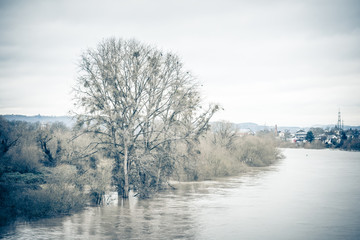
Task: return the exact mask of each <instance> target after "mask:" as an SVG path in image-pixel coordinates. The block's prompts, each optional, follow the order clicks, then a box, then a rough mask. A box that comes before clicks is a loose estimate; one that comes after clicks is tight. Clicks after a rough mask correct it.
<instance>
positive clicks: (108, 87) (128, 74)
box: [75, 38, 218, 197]
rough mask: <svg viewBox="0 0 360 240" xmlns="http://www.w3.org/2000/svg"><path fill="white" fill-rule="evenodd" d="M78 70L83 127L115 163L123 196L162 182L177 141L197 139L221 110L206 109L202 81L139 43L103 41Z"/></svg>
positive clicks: (177, 61)
mask: <svg viewBox="0 0 360 240" xmlns="http://www.w3.org/2000/svg"><path fill="white" fill-rule="evenodd" d="M79 66H80V73H79V77H78V81H77V85H76V87H75V94H76V97H75V100H76V105H77V107H78V109H77V111H78V112H76V114H75V115H76V118H77V123H78V126H79V127H80V126H82V127H83V129H84V132H86V133H91V134H94V141H93V146H94V147H97V148H102V149H104V150H106V151H107V152H108V153H109V155H111V156H112V157H113V158H115V162H116V166H115V168H114V174H113V177H114V181H115V182H116V185H117V187H118V191H119V193H120V192H122V193H123V196H124V197H127V196H128V191H129V185H130V184H133V185H134V188H136V186H135V185H136V184H135V183H136V182H141V183H142V184H144V182H146V181H149V182H152V183H151V184H153V185H158V184H160V182H159V181H160V178H159V176H161V175H162V174H161V171H163V170H164V164H165V163H166V164H165V165H166V166H168V167H169V168H170V166H171V161H170V163H169V158H170V159H171V157H170V156H169V154H171V145H172V143H174V142H177V141H190V140H194V139H196V138H197V137H198V136H199V135H200V134H201V133H203V132H204V131H205V130H206V129H207V128H208V122H209V120H210V118H211V116H212V115H213V114H214V113H215V112H216V110H218V106H216V105H215V106H209V107H207V108H206V109H205V110H204V109H203V106H202V102H201V98H200V93H199V91H198V88H199V84H198V83H197V82H196V81H195V79H194V77H193V76H192V75H191V74H190V72H189V71H187V70H184V67H183V64H182V62H181V61H180V58H179V57H178V56H176V55H174V54H172V53H164V52H163V51H161V50H158V49H156V48H154V47H151V46H149V45H145V44H142V43H140V42H138V41H136V40H122V39H114V38H111V39H107V40H104V41H102V42H101V43H99V44H98V46H97V48H94V49H88V50H87V51H85V52H84V53H83V55H82V58H81V61H80V65H79ZM148 162H151V163H152V164H151V165H153V166H156V169H157V174H155V172H156V171H150V170H149V167H146V166H147V165H148V164H147V163H148ZM169 165H170V166H169ZM135 169H136V171H135ZM154 174H155V175H157V177H155V176H154ZM144 176H145V177H144ZM129 177H130V178H129ZM131 177H132V178H131ZM129 180H130V181H132V183H130V182H129ZM154 182H155V183H154ZM149 184H150V183H149Z"/></svg>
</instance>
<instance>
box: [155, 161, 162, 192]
mask: <svg viewBox="0 0 360 240" xmlns="http://www.w3.org/2000/svg"><path fill="white" fill-rule="evenodd" d="M160 176H161V161H160V163H159V169H158V173H157V179H156V191H159V187H160Z"/></svg>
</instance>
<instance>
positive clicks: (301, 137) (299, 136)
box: [295, 130, 306, 141]
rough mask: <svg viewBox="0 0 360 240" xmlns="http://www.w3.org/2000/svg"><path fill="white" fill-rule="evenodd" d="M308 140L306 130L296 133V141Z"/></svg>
mask: <svg viewBox="0 0 360 240" xmlns="http://www.w3.org/2000/svg"><path fill="white" fill-rule="evenodd" d="M305 138H306V132H305V131H304V130H299V131H297V132H296V133H295V139H296V141H304V140H305Z"/></svg>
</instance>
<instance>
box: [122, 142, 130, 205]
mask: <svg viewBox="0 0 360 240" xmlns="http://www.w3.org/2000/svg"><path fill="white" fill-rule="evenodd" d="M128 161H129V159H128V147H127V145H126V144H125V149H124V180H125V185H124V193H123V198H128V197H129V173H128Z"/></svg>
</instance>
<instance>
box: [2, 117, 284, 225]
mask: <svg viewBox="0 0 360 240" xmlns="http://www.w3.org/2000/svg"><path fill="white" fill-rule="evenodd" d="M216 125H217V126H221V127H223V129H222V130H216V128H215V127H212V128H211V130H209V131H207V132H206V133H204V134H203V135H202V136H200V137H199V139H198V141H193V142H187V143H178V144H176V145H175V146H174V147H173V148H172V150H171V152H167V153H166V152H164V153H163V155H160V154H158V155H157V157H158V158H161V163H162V165H158V164H156V163H158V162H160V160H159V159H156V158H144V159H141V163H142V165H141V168H134V169H132V171H131V172H130V175H129V176H130V177H129V180H130V184H129V187H130V189H131V190H133V191H134V192H135V193H136V194H137V195H138V196H139V197H142V198H146V197H150V196H151V195H152V194H153V193H155V192H156V191H159V190H161V189H163V188H166V187H167V183H168V181H169V180H177V181H194V180H207V179H213V178H216V177H222V176H230V175H235V174H239V173H241V172H244V171H246V170H247V169H248V168H249V167H257V166H267V165H270V164H272V163H273V162H274V161H276V160H277V159H279V158H280V157H281V153H280V152H279V150H278V149H277V148H276V147H275V140H274V138H273V137H272V136H270V135H269V136H243V137H240V136H239V135H238V134H237V132H236V129H230V128H229V127H230V126H231V125H230V124H228V123H220V124H216ZM225 129H227V131H228V132H226V131H224V130H225ZM0 133H1V152H0V154H1V159H0V160H1V162H0V169H1V172H0V188H1V189H0V190H1V195H0V206H1V207H0V219H1V222H2V224H4V223H6V222H8V221H10V220H13V219H15V218H16V217H19V218H25V219H31V218H38V217H46V216H57V215H62V214H69V213H71V212H73V211H77V210H81V209H83V208H84V207H85V206H87V205H89V204H92V205H101V204H102V203H103V199H102V198H103V197H104V194H105V193H106V192H109V191H113V190H115V189H116V186H114V185H115V184H116V181H117V180H116V181H114V177H117V178H119V179H122V178H123V173H122V172H120V173H117V175H116V176H114V168H116V162H115V159H112V158H111V157H110V156H111V155H110V154H109V152H108V151H106V149H102V150H98V151H96V152H91V151H89V143H91V141H92V139H91V138H89V137H86V135H82V136H80V137H76V133H77V131H75V130H74V129H70V128H67V127H66V126H65V125H63V124H61V123H53V124H47V125H43V124H39V123H27V122H20V121H11V122H10V121H7V120H5V119H3V118H2V117H0ZM160 167H161V168H162V172H161V174H160V175H158V173H159V168H160ZM157 181H159V182H160V184H159V182H157Z"/></svg>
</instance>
